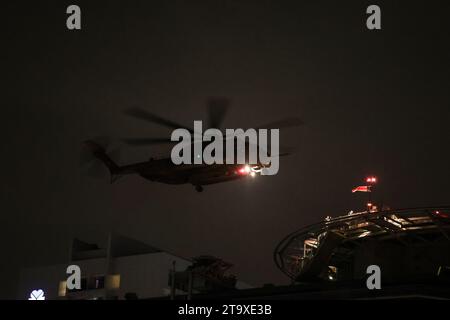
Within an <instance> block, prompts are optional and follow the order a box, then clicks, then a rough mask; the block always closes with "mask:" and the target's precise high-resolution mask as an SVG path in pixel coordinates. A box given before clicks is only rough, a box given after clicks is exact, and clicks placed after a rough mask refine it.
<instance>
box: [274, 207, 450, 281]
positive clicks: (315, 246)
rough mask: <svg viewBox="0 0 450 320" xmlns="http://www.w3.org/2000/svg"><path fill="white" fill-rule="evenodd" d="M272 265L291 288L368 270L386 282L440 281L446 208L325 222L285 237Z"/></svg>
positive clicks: (447, 258)
mask: <svg viewBox="0 0 450 320" xmlns="http://www.w3.org/2000/svg"><path fill="white" fill-rule="evenodd" d="M274 260H275V263H276V265H277V267H278V268H279V269H280V270H281V271H282V272H283V273H285V274H286V275H287V276H289V277H290V278H291V279H292V280H293V281H295V282H308V281H317V280H321V279H322V280H328V281H352V280H357V279H361V278H364V277H366V276H367V273H366V269H367V267H368V266H369V265H378V266H379V267H380V268H381V271H382V275H383V279H384V281H403V280H408V279H428V278H435V277H437V276H442V272H443V270H446V271H445V272H448V270H449V269H448V267H449V266H450V206H446V207H428V208H412V209H398V210H388V211H378V212H374V211H371V212H367V211H366V212H359V213H350V214H348V215H345V216H340V217H337V218H328V219H325V220H324V221H322V222H320V223H317V224H313V225H310V226H308V227H305V228H303V229H300V230H298V231H295V232H293V233H291V234H289V235H288V236H287V237H285V238H284V239H283V240H282V241H281V242H280V243H279V244H278V246H277V247H276V249H275V252H274Z"/></svg>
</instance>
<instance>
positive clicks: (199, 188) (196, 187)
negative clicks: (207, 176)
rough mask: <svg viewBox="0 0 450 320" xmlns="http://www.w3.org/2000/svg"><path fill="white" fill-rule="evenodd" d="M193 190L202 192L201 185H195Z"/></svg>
mask: <svg viewBox="0 0 450 320" xmlns="http://www.w3.org/2000/svg"><path fill="white" fill-rule="evenodd" d="M195 190H196V191H197V192H202V191H203V187H202V186H195Z"/></svg>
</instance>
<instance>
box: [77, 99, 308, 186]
mask: <svg viewBox="0 0 450 320" xmlns="http://www.w3.org/2000/svg"><path fill="white" fill-rule="evenodd" d="M207 106H208V117H209V122H208V127H209V128H220V126H221V124H222V121H223V119H224V117H225V114H226V112H227V110H228V107H229V100H228V99H226V98H210V99H209V101H208V104H207ZM124 114H125V115H127V116H129V117H132V118H135V119H139V120H143V121H146V122H149V123H152V124H158V125H162V126H165V127H167V128H170V129H180V128H181V129H185V130H187V131H188V132H190V133H191V134H192V135H193V136H195V135H198V132H195V131H194V129H192V128H189V127H187V126H184V125H182V124H179V123H176V122H174V121H172V120H169V119H166V118H164V117H161V116H159V115H156V114H153V113H151V112H149V111H147V110H145V109H142V108H138V107H132V108H129V109H126V110H124ZM302 124H303V121H302V120H300V119H299V118H285V119H281V120H278V121H274V122H271V123H268V124H266V125H264V126H259V127H258V128H275V127H276V128H286V127H295V126H300V125H302ZM223 139H224V140H226V139H229V137H228V136H224V137H223ZM123 142H124V143H126V144H127V145H130V146H150V145H158V144H168V143H174V141H172V140H171V139H169V138H125V139H123ZM200 143H201V148H205V147H206V146H207V145H208V144H210V143H211V142H210V141H204V140H203V139H202V141H201V142H200ZM245 147H246V148H249V144H248V142H246V143H245ZM83 150H84V154H86V152H87V154H88V156H90V157H91V159H89V160H94V159H97V160H99V161H100V162H101V163H103V165H105V166H106V167H107V168H108V170H109V173H110V176H111V183H113V182H114V181H116V180H117V179H118V178H120V177H122V176H125V175H139V176H141V177H143V178H144V179H147V180H149V181H155V182H160V183H165V184H171V185H181V184H191V185H193V186H194V187H195V190H196V191H197V192H202V191H203V190H204V188H203V187H204V186H206V185H211V184H217V183H223V182H228V181H234V180H239V179H244V178H248V177H255V176H257V175H260V174H261V171H262V170H263V169H264V168H265V167H267V166H268V165H270V164H268V163H263V162H261V161H260V160H259V159H258V160H257V161H253V162H251V163H250V162H247V163H236V162H235V163H213V164H205V163H200V164H198V163H195V161H192V162H191V163H187V164H186V163H183V164H175V163H174V162H173V161H172V158H170V157H166V158H161V159H154V158H150V159H149V160H146V161H143V162H137V163H132V164H127V165H118V164H117V163H116V162H115V161H114V160H113V159H112V158H113V157H112V154H111V153H110V152H109V151H108V150H107V147H105V146H103V145H102V144H101V143H99V142H97V141H95V140H86V141H84V143H83ZM288 154H289V153H280V154H279V156H284V155H288ZM92 156H93V157H92ZM192 157H194V155H192ZM84 158H86V157H85V156H84ZM92 158H93V159H92Z"/></svg>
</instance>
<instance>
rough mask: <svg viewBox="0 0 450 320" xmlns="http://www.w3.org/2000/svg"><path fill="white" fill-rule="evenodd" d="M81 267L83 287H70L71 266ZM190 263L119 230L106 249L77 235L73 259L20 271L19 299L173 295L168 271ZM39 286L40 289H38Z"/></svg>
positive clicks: (132, 297)
mask: <svg viewBox="0 0 450 320" xmlns="http://www.w3.org/2000/svg"><path fill="white" fill-rule="evenodd" d="M69 265H77V266H79V267H80V269H81V290H68V289H67V285H66V279H67V277H68V274H66V270H67V267H68V266H69ZM190 265H191V261H190V260H188V259H184V258H182V257H178V256H176V255H174V254H171V253H168V252H165V251H162V250H160V249H157V248H154V247H152V246H149V245H147V244H145V243H142V242H140V241H137V240H134V239H130V238H128V237H124V236H121V235H117V234H111V235H110V236H109V237H108V244H107V247H106V248H99V247H98V246H97V245H95V244H89V243H86V242H83V241H80V240H78V239H74V240H73V242H72V246H71V249H70V261H69V262H68V263H64V264H58V265H52V266H45V267H37V268H26V269H23V270H22V271H21V275H20V283H19V290H18V297H17V298H18V299H25V300H26V299H29V298H30V295H31V294H32V293H33V292H34V294H35V295H36V293H37V292H38V293H39V296H40V297H41V298H42V296H45V299H67V300H71V299H89V300H96V299H136V298H141V297H145V298H151V297H159V296H166V295H169V294H170V292H171V290H170V288H169V284H168V278H169V272H170V270H171V269H173V268H174V267H175V269H176V270H185V269H186V268H188V267H189V266H190ZM40 290H41V291H40Z"/></svg>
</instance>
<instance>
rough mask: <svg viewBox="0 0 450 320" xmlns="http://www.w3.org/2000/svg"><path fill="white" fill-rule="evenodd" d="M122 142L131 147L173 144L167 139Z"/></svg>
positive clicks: (133, 139) (125, 140)
mask: <svg viewBox="0 0 450 320" xmlns="http://www.w3.org/2000/svg"><path fill="white" fill-rule="evenodd" d="M123 141H124V142H125V143H126V144H128V145H131V146H150V145H158V144H169V143H175V142H176V141H172V140H170V139H168V138H125V139H123Z"/></svg>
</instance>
